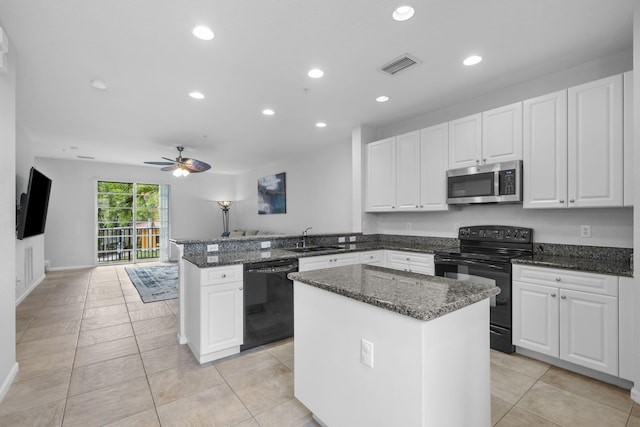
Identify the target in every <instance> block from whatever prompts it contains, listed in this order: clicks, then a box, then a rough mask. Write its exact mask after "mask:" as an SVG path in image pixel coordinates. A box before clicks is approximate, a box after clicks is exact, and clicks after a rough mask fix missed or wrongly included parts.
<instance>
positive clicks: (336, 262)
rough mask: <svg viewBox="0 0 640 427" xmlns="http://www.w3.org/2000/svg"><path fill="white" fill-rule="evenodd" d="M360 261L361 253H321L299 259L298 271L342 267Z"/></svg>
mask: <svg viewBox="0 0 640 427" xmlns="http://www.w3.org/2000/svg"><path fill="white" fill-rule="evenodd" d="M359 263H360V253H359V252H351V253H346V254H334V255H321V256H313V257H308V258H300V259H299V260H298V271H311V270H319V269H321V268H332V267H342V266H343V265H352V264H359Z"/></svg>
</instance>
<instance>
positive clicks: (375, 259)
mask: <svg viewBox="0 0 640 427" xmlns="http://www.w3.org/2000/svg"><path fill="white" fill-rule="evenodd" d="M382 258H383V252H382V251H371V252H362V253H361V254H360V262H361V263H362V264H377V263H380V262H382Z"/></svg>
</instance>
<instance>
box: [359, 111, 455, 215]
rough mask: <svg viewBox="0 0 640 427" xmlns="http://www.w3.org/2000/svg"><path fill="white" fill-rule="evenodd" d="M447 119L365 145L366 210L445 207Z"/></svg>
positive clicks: (388, 210)
mask: <svg viewBox="0 0 640 427" xmlns="http://www.w3.org/2000/svg"><path fill="white" fill-rule="evenodd" d="M448 143H449V140H448V125H447V123H444V124H441V125H437V126H432V127H430V128H427V129H422V130H420V131H415V132H409V133H406V134H403V135H399V136H397V137H393V138H387V139H384V140H381V141H377V142H372V143H370V144H368V145H367V180H366V195H367V203H366V210H367V212H395V211H418V210H424V211H432V210H447V209H448V208H449V205H447V198H446V170H447V155H448V151H447V146H448Z"/></svg>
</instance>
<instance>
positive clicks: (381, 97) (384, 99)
mask: <svg viewBox="0 0 640 427" xmlns="http://www.w3.org/2000/svg"><path fill="white" fill-rule="evenodd" d="M388 100H389V97H388V96H386V95H382V96H379V97H377V98H376V101H378V102H387V101H388Z"/></svg>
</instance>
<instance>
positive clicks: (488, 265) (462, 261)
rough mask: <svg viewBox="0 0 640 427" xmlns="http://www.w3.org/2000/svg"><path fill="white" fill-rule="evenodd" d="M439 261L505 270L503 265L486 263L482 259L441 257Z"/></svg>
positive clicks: (437, 261)
mask: <svg viewBox="0 0 640 427" xmlns="http://www.w3.org/2000/svg"><path fill="white" fill-rule="evenodd" d="M439 262H443V263H445V262H446V263H452V264H460V265H479V266H482V267H488V268H493V269H494V270H503V267H502V266H499V265H493V264H489V263H484V262H480V261H473V260H470V259H465V260H462V259H453V258H439V259H437V260H436V264H437V263H439Z"/></svg>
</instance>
